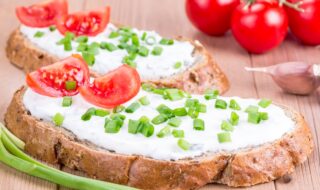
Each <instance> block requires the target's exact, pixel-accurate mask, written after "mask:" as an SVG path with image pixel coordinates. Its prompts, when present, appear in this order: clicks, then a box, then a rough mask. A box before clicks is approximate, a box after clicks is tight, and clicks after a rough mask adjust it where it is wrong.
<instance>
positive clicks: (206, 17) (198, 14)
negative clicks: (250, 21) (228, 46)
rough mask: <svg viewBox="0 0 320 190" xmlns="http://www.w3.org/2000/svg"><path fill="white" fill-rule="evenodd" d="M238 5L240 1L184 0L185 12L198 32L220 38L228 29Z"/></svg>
mask: <svg viewBox="0 0 320 190" xmlns="http://www.w3.org/2000/svg"><path fill="white" fill-rule="evenodd" d="M239 4H240V0H186V12H187V16H188V17H189V19H190V21H191V22H192V24H193V25H194V26H195V27H197V28H198V29H199V30H200V31H202V32H203V33H206V34H209V35H212V36H220V35H223V34H224V33H225V32H226V31H228V30H229V29H230V20H231V15H232V12H233V10H234V9H235V8H236V7H237V6H238V5H239Z"/></svg>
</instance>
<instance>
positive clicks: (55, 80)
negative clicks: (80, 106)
mask: <svg viewBox="0 0 320 190" xmlns="http://www.w3.org/2000/svg"><path fill="white" fill-rule="evenodd" d="M89 77H90V74H89V69H88V66H87V64H86V63H85V62H84V60H83V59H82V57H81V56H79V55H74V56H72V57H68V58H66V59H63V60H62V61H59V62H57V63H54V64H52V65H49V66H45V67H42V68H40V69H38V70H37V71H34V72H32V73H29V74H28V75H27V78H26V82H27V84H28V86H29V87H30V88H31V89H32V90H34V91H35V92H37V93H39V94H42V95H45V96H51V97H62V96H73V95H75V94H77V93H78V92H79V91H78V87H80V86H83V85H87V84H88V82H89ZM68 84H69V85H68ZM70 84H75V85H73V87H72V88H70ZM71 86H72V85H71Z"/></svg>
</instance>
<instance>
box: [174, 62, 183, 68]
mask: <svg viewBox="0 0 320 190" xmlns="http://www.w3.org/2000/svg"><path fill="white" fill-rule="evenodd" d="M181 66H182V62H181V61H177V62H176V63H175V64H174V65H173V68H175V69H179V68H180V67H181Z"/></svg>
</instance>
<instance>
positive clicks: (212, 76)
mask: <svg viewBox="0 0 320 190" xmlns="http://www.w3.org/2000/svg"><path fill="white" fill-rule="evenodd" d="M118 26H119V25H118ZM176 39H177V40H187V39H183V38H182V37H177V38H176ZM188 41H189V42H190V43H192V44H193V45H194V47H195V50H194V55H197V56H201V59H199V61H197V62H195V63H194V64H193V66H191V67H190V68H188V69H187V70H185V71H184V72H180V73H178V74H175V75H172V76H170V77H167V78H162V79H158V80H144V79H143V78H142V81H143V82H151V83H154V84H156V85H157V86H160V87H170V88H180V89H183V90H184V91H187V92H189V93H196V94H200V93H203V92H204V91H205V90H207V89H217V90H219V91H220V93H224V92H225V91H227V90H228V88H229V81H228V79H227V77H226V76H225V74H224V73H223V72H222V70H221V69H220V68H219V66H218V65H217V63H216V62H215V61H214V60H213V58H212V56H211V55H210V54H209V52H208V51H207V50H206V49H205V48H204V47H203V46H202V45H201V44H200V42H198V41H192V40H188ZM6 53H7V57H8V59H9V60H10V62H11V63H12V64H14V65H16V66H17V67H19V68H21V69H23V70H24V71H25V72H26V73H28V72H31V71H34V70H36V69H38V68H40V67H42V66H45V65H48V64H52V63H54V62H57V61H59V58H58V57H55V56H54V55H51V54H49V53H48V52H46V51H44V50H42V49H40V48H38V47H37V46H36V45H35V44H33V43H32V42H31V41H30V40H29V39H27V38H26V37H25V36H24V35H23V34H22V33H21V32H20V29H19V28H18V29H16V30H15V31H14V32H13V33H12V34H11V35H10V38H9V40H8V42H7V47H6ZM92 75H93V76H98V74H97V73H94V72H92Z"/></svg>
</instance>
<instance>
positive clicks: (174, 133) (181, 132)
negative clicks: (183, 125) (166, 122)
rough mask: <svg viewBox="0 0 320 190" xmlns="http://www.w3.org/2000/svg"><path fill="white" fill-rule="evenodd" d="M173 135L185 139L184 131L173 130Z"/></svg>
mask: <svg viewBox="0 0 320 190" xmlns="http://www.w3.org/2000/svg"><path fill="white" fill-rule="evenodd" d="M172 135H173V136H174V137H175V138H183V137H184V131H183V130H178V129H173V130H172Z"/></svg>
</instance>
